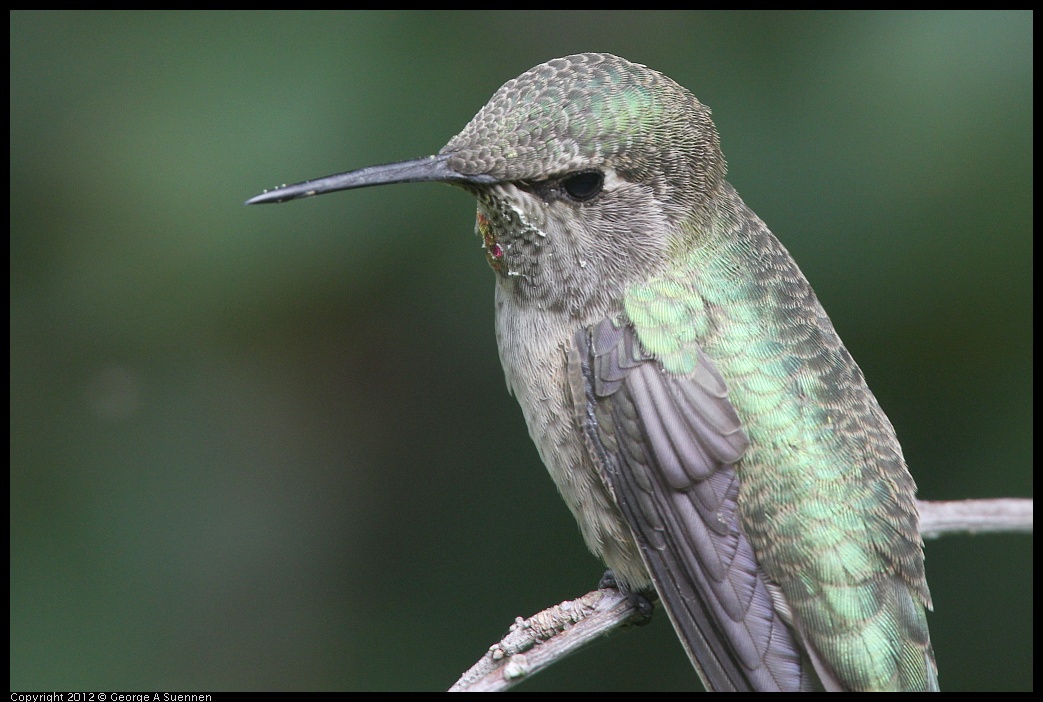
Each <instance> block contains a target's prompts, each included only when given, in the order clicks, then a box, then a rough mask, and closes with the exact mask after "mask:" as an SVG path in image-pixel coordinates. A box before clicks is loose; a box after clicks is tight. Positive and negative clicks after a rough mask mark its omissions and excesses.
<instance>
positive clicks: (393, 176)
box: [246, 154, 496, 205]
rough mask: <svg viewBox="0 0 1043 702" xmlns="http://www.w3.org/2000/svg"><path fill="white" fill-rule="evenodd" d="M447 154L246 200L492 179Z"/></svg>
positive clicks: (266, 200)
mask: <svg viewBox="0 0 1043 702" xmlns="http://www.w3.org/2000/svg"><path fill="white" fill-rule="evenodd" d="M450 157H451V154H441V155H438V156H426V157H424V158H418V159H414V160H412V161H400V162H398V163H386V164H384V165H381V166H370V167H368V168H360V169H359V170H357V171H348V172H347V173H338V174H337V175H331V176H326V177H325V178H317V179H316V180H308V181H305V182H303V183H297V184H296V185H284V186H282V187H280V188H274V189H272V190H265V191H264V192H263V193H261V194H260V195H256V196H254V197H252V198H250V199H249V200H247V201H246V204H247V205H262V204H265V203H269V202H286V201H287V200H297V199H298V198H302V197H311V196H312V195H322V194H323V193H332V192H336V191H338V190H351V189H352V188H365V187H368V186H370V185H387V184H389V183H419V182H431V181H434V182H440V183H456V184H464V183H473V184H477V185H481V184H489V183H494V182H496V179H495V178H493V177H492V176H489V175H464V174H462V173H458V172H456V171H454V170H453V169H452V168H450V167H449V159H450Z"/></svg>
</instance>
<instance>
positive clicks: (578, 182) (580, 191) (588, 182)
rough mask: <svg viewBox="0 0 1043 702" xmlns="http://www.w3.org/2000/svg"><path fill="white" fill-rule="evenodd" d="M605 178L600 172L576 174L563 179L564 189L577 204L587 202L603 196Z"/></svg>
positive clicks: (562, 185)
mask: <svg viewBox="0 0 1043 702" xmlns="http://www.w3.org/2000/svg"><path fill="white" fill-rule="evenodd" d="M604 185H605V176H603V175H601V173H599V172H598V171H585V172H583V173H575V174H573V175H570V176H568V177H567V178H564V179H562V181H561V187H562V189H563V190H564V191H565V192H566V193H567V194H568V196H569V197H571V198H572V199H573V200H576V201H577V202H585V201H587V200H590V199H593V198H594V197H597V196H598V195H600V194H601V189H602V187H603V186H604Z"/></svg>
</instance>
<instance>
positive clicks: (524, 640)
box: [449, 498, 1032, 692]
mask: <svg viewBox="0 0 1043 702" xmlns="http://www.w3.org/2000/svg"><path fill="white" fill-rule="evenodd" d="M917 507H918V508H919V510H920V533H921V534H922V535H923V537H924V538H925V539H934V538H937V537H939V536H943V535H945V534H960V533H969V534H978V533H990V532H991V533H995V532H1016V533H1031V532H1032V500H1031V499H1013V498H1011V499H996V500H960V501H952V502H927V501H923V500H918V501H917ZM644 619H645V617H644V616H642V615H641V614H640V613H639V612H638V611H637V609H635V608H634V606H633V605H632V604H631V602H630V600H628V599H627V598H626V597H625V596H624V595H621V594H620V593H619V591H618V590H614V589H605V590H594V591H593V592H588V593H587V594H586V595H583V596H582V597H580V598H579V599H576V600H566V601H565V602H562V603H561V604H558V605H554V606H553V607H550V608H549V609H545V610H543V611H542V612H540V613H538V614H535V615H533V616H531V617H529V618H528V619H522V618H521V617H518V618H517V619H515V620H514V624H512V625H511V628H510V630H509V631H508V632H507V636H505V637H504V638H503V640H501V641H500V642H499V643H496V644H493V645H492V646H490V647H489V651H488V652H487V653H486V654H485V655H484V656H483V657H482V659H481V660H479V661H478V662H477V663H475V664H474V665H473V666H471V669H470V670H468V671H467V672H466V673H464V674H463V675H462V676H461V677H460V679H459V680H457V681H456V684H454V685H453V686H452V687H451V688H449V691H450V692H499V691H503V690H508V689H510V688H511V687H513V686H515V685H517V684H518V683H520V682H521V681H522V680H525V679H527V678H529V677H532V676H533V675H535V674H536V673H538V672H539V671H541V670H543V669H544V668H547V667H548V666H550V665H552V664H553V663H555V662H556V661H558V660H561V659H562V658H564V657H566V656H568V655H569V654H571V653H575V652H576V651H578V650H579V649H581V648H583V647H585V646H587V645H589V644H591V643H593V642H594V641H595V640H596V639H598V638H600V637H602V636H608V635H609V634H612V633H614V632H615V631H617V630H619V629H623V628H626V627H627V625H628V624H630V623H632V622H634V621H641V620H644Z"/></svg>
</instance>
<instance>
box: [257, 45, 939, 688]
mask: <svg viewBox="0 0 1043 702" xmlns="http://www.w3.org/2000/svg"><path fill="white" fill-rule="evenodd" d="M725 172H726V166H725V160H724V156H723V155H722V153H721V148H720V139H719V136H718V133H717V129H716V127H715V126H714V123H713V122H712V121H711V119H710V110H709V109H708V108H707V107H705V106H704V105H703V104H702V103H700V102H699V101H698V100H697V99H696V98H695V96H694V95H693V94H692V93H691V92H689V91H688V90H687V89H686V88H684V87H682V86H681V85H679V84H678V83H676V82H674V81H673V80H671V79H670V78H668V77H666V76H665V75H663V74H662V73H659V72H657V71H655V70H653V69H650V68H648V67H646V66H644V65H641V64H637V63H632V62H630V61H627V60H625V59H623V58H619V57H617V56H613V55H611V54H604V53H585V54H577V55H572V56H566V57H563V58H558V59H554V60H551V61H548V62H546V63H543V64H541V65H539V66H536V67H535V68H532V69H531V70H529V71H526V72H525V73H523V74H521V75H520V76H518V77H517V78H514V79H513V80H510V81H508V82H507V83H505V84H504V85H503V86H502V87H501V88H500V89H499V90H498V91H496V93H495V94H494V95H493V96H492V98H491V99H490V100H489V102H488V103H487V104H486V105H485V107H483V108H482V109H481V110H480V111H479V112H478V114H477V115H475V117H474V118H473V119H472V120H471V121H470V123H468V124H467V126H465V127H464V129H463V131H462V132H460V133H459V134H458V135H456V136H455V137H453V138H452V139H451V140H450V141H449V143H448V144H446V145H445V147H443V148H442V149H441V150H440V151H439V152H438V153H437V154H436V155H434V156H428V157H425V158H420V159H416V160H411V161H404V162H399V163H391V164H386V165H379V166H371V167H368V168H362V169H360V170H355V171H350V172H347V173H341V174H338V175H332V176H328V177H325V178H319V179H317V180H312V181H307V182H304V183H300V184H297V185H290V186H283V187H280V188H277V189H274V190H271V191H266V192H265V193H262V194H261V195H258V196H256V197H254V198H252V199H250V200H248V201H247V204H258V203H272V202H285V201H287V200H293V199H297V198H303V197H310V196H312V195H318V194H321V193H328V192H334V191H337V190H348V189H352V188H361V187H366V186H372V185H382V184H388V183H404V182H419V181H435V182H443V183H449V184H451V185H455V186H458V187H460V188H463V189H464V190H466V191H468V192H469V193H470V194H471V195H473V196H474V197H475V198H476V199H477V201H478V213H477V224H476V232H477V235H478V237H479V239H480V241H481V245H482V247H483V249H484V252H485V257H486V259H487V260H488V263H489V266H490V267H491V268H492V270H493V272H494V277H495V281H496V285H495V307H496V341H497V346H498V349H499V355H500V360H501V362H502V363H503V368H504V372H505V375H506V380H507V386H508V389H509V391H510V392H512V393H513V394H514V395H515V396H516V398H517V400H518V402H519V403H520V405H521V408H522V412H523V414H524V417H525V421H526V424H527V426H528V430H529V434H530V436H531V437H532V439H533V441H534V443H535V444H536V448H537V450H538V452H539V455H540V457H541V458H542V460H543V462H544V464H545V465H546V467H547V470H548V471H549V472H550V475H551V478H552V479H553V480H554V482H555V483H556V485H557V487H558V490H559V492H560V493H561V496H562V497H563V498H564V500H565V502H566V504H567V505H568V507H569V509H570V510H571V512H572V514H573V515H574V516H575V518H576V520H577V522H578V523H579V528H580V532H581V534H582V536H583V539H584V540H585V542H586V544H587V546H588V547H589V548H590V550H591V551H592V552H593V553H594V554H595V555H596V556H599V557H600V558H601V559H602V560H603V561H604V562H605V564H606V565H607V566H608V567H609V569H610V572H611V573H612V575H613V576H614V579H615V582H616V583H617V585H618V586H619V587H620V589H621V590H622V591H624V592H626V593H628V594H640V593H642V592H648V593H651V591H652V588H654V593H655V594H656V595H658V599H659V601H660V602H661V603H662V605H663V607H664V608H665V610H666V612H667V614H668V615H669V617H670V620H671V622H672V623H673V626H674V629H675V630H676V632H677V635H678V638H679V639H680V641H681V643H682V644H683V646H684V648H685V651H686V652H687V654H688V656H689V658H690V659H691V661H692V664H693V665H694V667H695V669H696V671H697V673H698V675H699V677H700V678H701V680H702V682H703V684H704V685H705V687H706V688H707V689H708V690H713V691H718V690H720V691H725V690H735V691H739V690H747V691H761V690H764V691H768V690H780V691H781V690H787V691H813V690H837V691H846V690H850V691H856V690H867V691H868V690H920V691H933V690H937V689H938V681H937V665H936V663H935V658H934V652H933V649H932V647H931V641H930V634H929V631H928V627H927V619H926V613H925V610H926V609H931V607H932V605H931V597H930V593H929V591H928V588H927V581H926V577H925V574H924V560H923V541H922V539H921V536H920V531H919V515H918V512H917V508H916V502H915V500H914V494H915V491H916V485H915V483H914V482H913V479H912V477H911V476H910V474H909V471H908V469H907V467H906V463H905V459H904V457H903V455H902V449H901V446H900V445H899V443H898V439H897V437H896V435H895V430H894V428H893V427H892V425H891V422H890V421H889V420H888V418H887V416H886V415H885V414H884V411H883V410H882V409H881V408H880V404H879V403H878V402H877V400H876V398H875V397H874V396H873V393H872V392H870V390H869V387H868V386H867V385H866V381H865V378H864V377H863V374H862V371H861V370H860V369H859V367H858V365H857V364H856V363H855V361H854V359H853V358H852V357H851V354H850V353H848V351H847V349H846V348H845V347H844V344H843V343H842V342H841V340H840V338H839V337H838V336H837V333H836V331H835V330H834V328H833V324H832V322H831V321H830V319H829V317H828V316H827V315H826V312H825V310H824V309H823V308H822V305H821V304H820V303H819V300H818V298H817V297H816V296H815V293H814V291H813V290H812V288H811V285H810V284H809V283H808V281H807V280H806V279H805V277H804V275H803V274H802V273H801V271H800V269H799V268H798V267H797V264H796V262H795V261H794V260H793V258H792V257H791V256H790V254H789V252H788V251H787V250H786V249H785V248H784V247H783V245H782V244H781V243H780V242H779V240H778V239H776V238H775V236H774V235H773V234H772V233H771V231H769V229H768V227H767V226H766V225H765V224H764V222H762V221H761V220H760V219H759V218H758V217H757V215H756V214H754V212H753V211H752V210H751V209H750V208H749V207H747V206H746V204H745V203H744V202H743V200H742V199H741V198H740V197H739V195H738V193H737V192H736V191H735V189H734V188H733V187H732V186H731V185H730V184H729V183H728V182H727V181H726V180H725Z"/></svg>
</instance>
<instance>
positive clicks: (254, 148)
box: [11, 12, 1033, 690]
mask: <svg viewBox="0 0 1043 702" xmlns="http://www.w3.org/2000/svg"><path fill="white" fill-rule="evenodd" d="M1032 19H1033V18H1032V15H1031V14H1030V13H1019V12H1013V13H1005V12H996V13H953V14H949V13H888V14H861V13H844V14H830V13H815V14H799V13H797V14H791V13H784V14H762V13H757V14H744V13H703V12H692V13H682V14H660V13H655V14H651V13H649V14H616V13H606V12H596V13H589V12H584V13H577V14H567V13H561V14H558V13H556V14H542V13H527V14H513V13H492V12H484V13H460V14H457V13H451V14H440V13H439V14H428V13H392V12H388V13H365V14H355V13H332V14H325V13H320V14H311V13H289V14H282V13H270V14H269V13H209V12H206V13H148V12H146V13H118V14H108V13H35V12H33V13H25V12H14V13H12V14H11V687H12V689H48V690H50V689H55V690H68V689H75V690H93V689H102V690H116V689H174V688H177V689H203V690H222V689H239V688H246V689H307V690H325V689H376V690H379V689H434V690H438V689H444V688H446V687H447V686H448V685H450V684H451V683H452V682H453V680H455V678H456V676H457V675H458V674H459V673H460V672H461V671H463V670H464V669H465V668H467V667H468V666H469V665H470V664H471V663H472V662H473V661H474V660H476V659H477V658H478V657H480V656H481V655H482V653H483V652H484V651H485V649H486V648H487V647H488V646H489V645H490V644H492V643H493V642H495V641H496V640H498V639H499V638H500V636H501V635H502V634H503V633H504V631H505V630H506V628H507V626H508V625H509V624H510V623H511V621H512V620H513V618H514V617H515V616H516V615H528V614H532V613H534V612H535V611H537V610H539V609H542V608H544V607H546V606H549V605H551V604H555V603H557V602H559V601H561V600H563V599H568V598H572V597H575V596H578V595H580V594H582V593H584V592H586V591H587V590H588V589H590V588H591V587H593V586H594V585H595V583H596V582H597V580H598V578H599V577H600V575H601V573H602V566H601V564H600V563H598V562H597V561H595V559H593V557H591V556H590V555H589V554H588V553H587V552H586V550H585V549H584V547H583V544H582V542H581V539H580V537H579V534H578V531H577V529H576V527H575V525H574V523H573V521H572V519H571V517H570V515H569V514H568V513H567V510H566V509H565V507H564V504H563V503H562V502H561V500H560V499H559V498H558V496H557V495H556V493H555V490H554V487H553V485H552V484H551V481H550V479H549V478H548V477H547V476H546V474H545V471H544V469H543V467H542V465H541V464H540V461H539V458H538V456H537V455H536V451H535V449H534V447H533V446H532V444H531V442H530V441H529V438H528V436H527V434H526V430H525V426H524V423H523V420H522V417H521V413H520V411H519V409H518V407H517V405H516V403H515V401H514V399H513V398H511V397H510V396H508V394H507V393H506V391H505V388H504V383H503V376H502V371H501V369H500V364H499V360H498V358H497V354H496V348H495V343H494V338H493V326H492V314H493V310H492V286H493V278H492V274H491V272H490V271H489V270H488V267H487V265H486V263H485V259H484V256H483V255H482V252H481V250H480V248H479V244H478V241H477V239H476V237H475V236H474V234H473V219H474V204H473V202H472V201H471V200H470V199H469V197H468V196H467V195H466V194H464V193H463V192H462V191H458V190H455V189H452V188H449V187H445V186H441V185H431V184H423V185H411V186H394V187H387V188H375V189H368V190H362V191H358V192H354V193H342V194H337V195H331V196H326V197H323V198H318V199H315V200H309V201H304V202H297V203H292V204H288V205H281V206H274V207H273V206H269V207H251V208H246V207H243V206H242V202H243V200H244V199H246V198H247V197H249V196H251V195H254V194H256V193H258V192H260V191H261V190H262V189H263V188H266V187H271V186H273V185H277V184H279V183H283V182H296V181H300V180H304V179H308V178H312V177H317V176H322V175H326V174H329V173H334V172H337V171H341V170H347V169H349V168H354V167H359V166H364V165H369V164H372V163H382V162H388V161H395V160H400V159H404V158H410V157H415V156H421V155H426V154H430V153H434V152H436V151H437V150H438V149H439V148H440V147H441V146H442V145H443V144H444V143H445V142H446V141H447V140H448V139H449V138H450V137H451V136H453V135H454V134H455V133H456V132H457V131H459V130H460V129H461V128H462V127H463V125H464V124H465V123H466V122H467V121H468V120H469V119H470V118H471V116H472V115H473V114H474V113H475V112H476V111H477V110H478V109H479V108H480V107H481V106H482V105H483V104H484V103H485V101H486V100H487V99H488V98H489V96H490V95H491V94H492V93H493V92H494V91H495V90H496V88H498V87H499V86H500V85H501V84H502V83H503V82H505V81H506V80H508V79H510V78H512V77H514V76H515V75H517V74H519V73H521V72H522V71H524V70H526V69H528V68H530V67H531V66H533V65H535V64H537V63H540V62H542V61H545V60H548V59H550V58H553V57H556V56H560V55H564V54H568V53H576V52H580V51H609V52H613V53H617V54H620V55H622V56H625V57H627V58H629V59H631V60H633V61H637V62H640V63H645V64H647V65H649V66H652V67H653V68H656V69H658V70H661V71H663V72H664V73H666V74H667V75H669V76H670V77H672V78H674V79H675V80H677V81H678V82H680V83H681V84H683V85H685V86H687V87H689V88H690V89H691V90H692V91H693V92H694V93H695V94H696V95H697V96H698V97H699V99H700V100H701V101H703V102H704V103H706V104H707V105H709V106H710V107H711V108H712V109H713V110H714V118H715V121H716V123H717V126H718V128H719V130H720V132H721V137H722V144H723V149H724V152H725V155H726V156H727V157H728V160H729V168H730V175H729V180H731V182H732V183H733V184H734V185H735V186H736V188H737V189H738V191H739V193H740V194H741V195H742V196H743V197H744V199H745V200H746V202H747V203H748V204H749V205H750V206H751V207H752V208H753V209H754V210H755V211H756V212H757V213H758V214H759V215H760V216H761V217H762V218H763V219H764V220H765V221H766V222H767V223H768V225H769V226H770V227H771V228H772V229H773V231H774V232H775V233H776V234H777V235H778V236H779V238H780V239H782V241H783V242H784V243H785V244H786V246H787V247H789V249H790V251H791V252H792V253H793V255H794V257H795V258H796V259H797V261H798V262H799V263H800V265H801V267H802V268H803V270H804V272H805V273H806V275H807V276H808V278H809V279H810V280H811V282H812V283H813V285H814V286H815V289H816V290H817V292H818V294H819V297H820V298H821V299H822V301H823V304H824V305H825V307H826V309H827V310H829V313H830V315H831V316H832V318H833V321H834V323H835V325H836V327H837V329H838V331H839V332H840V334H841V336H842V337H843V338H844V340H845V341H846V343H847V345H848V348H849V349H850V350H851V352H852V353H853V355H854V356H855V358H856V359H858V361H859V363H860V364H861V366H862V368H863V370H864V371H865V374H866V376H867V378H868V379H869V383H870V385H871V387H872V388H873V389H874V391H875V392H876V394H877V396H878V397H879V399H880V402H881V404H882V405H883V407H884V409H885V410H886V411H887V412H888V414H889V416H890V418H891V420H892V421H893V423H894V424H895V426H896V427H897V430H898V435H899V437H900V439H901V440H902V442H903V446H904V448H905V454H906V457H907V459H908V461H909V465H910V468H911V470H912V472H913V475H914V476H915V477H916V480H917V482H918V483H919V486H920V496H921V497H923V498H925V499H959V498H967V497H995V496H1029V495H1030V494H1031V490H1032V480H1031V469H1030V463H1031V453H1032V412H1033V403H1032V265H1031V259H1032V193H1033V188H1032V179H1033V172H1032V150H1033V133H1032V97H1033V94H1032V92H1033V91H1032V44H1033V42H1032ZM927 568H928V576H929V579H930V584H931V589H932V592H933V595H934V602H935V607H936V610H937V611H936V613H935V614H934V615H932V616H931V618H930V621H931V627H932V633H933V638H934V645H935V649H936V652H937V656H938V662H939V666H940V669H941V683H942V687H943V688H944V689H948V690H957V689H959V690H971V689H977V690H983V689H1029V688H1030V687H1031V684H1032V683H1031V680H1032V625H1031V622H1032V596H1031V586H1032V578H1031V572H1032V555H1031V538H1029V537H1026V536H982V537H949V538H946V539H942V540H940V541H932V542H930V543H928V545H927ZM697 686H698V682H697V679H696V676H695V674H694V672H693V671H692V670H691V668H690V666H689V664H688V663H687V661H686V659H685V658H684V656H683V653H682V651H681V647H680V646H679V645H678V644H677V642H676V640H675V639H674V637H673V634H672V631H671V629H670V626H669V623H668V622H667V620H666V617H665V616H662V615H660V616H658V617H656V619H655V621H653V623H652V624H651V625H650V626H648V627H645V628H643V629H638V630H634V631H632V632H629V633H627V634H625V635H622V636H617V637H615V638H612V639H609V640H607V641H605V642H603V643H601V644H599V645H598V646H596V647H595V648H594V650H592V651H588V652H585V653H582V654H580V655H577V656H575V657H574V658H572V659H570V660H568V661H565V662H564V663H563V664H561V665H559V666H557V667H556V668H555V669H554V670H552V671H550V672H548V673H546V674H544V675H542V676H539V677H537V678H535V679H534V680H532V681H531V682H528V683H526V684H525V687H527V688H528V689H576V690H580V689H584V690H592V689H635V690H637V689H643V690H652V689H684V688H693V687H697Z"/></svg>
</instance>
